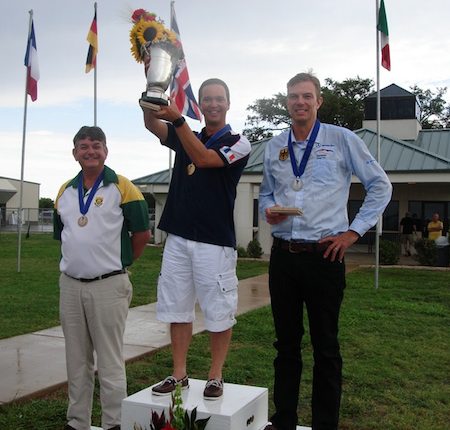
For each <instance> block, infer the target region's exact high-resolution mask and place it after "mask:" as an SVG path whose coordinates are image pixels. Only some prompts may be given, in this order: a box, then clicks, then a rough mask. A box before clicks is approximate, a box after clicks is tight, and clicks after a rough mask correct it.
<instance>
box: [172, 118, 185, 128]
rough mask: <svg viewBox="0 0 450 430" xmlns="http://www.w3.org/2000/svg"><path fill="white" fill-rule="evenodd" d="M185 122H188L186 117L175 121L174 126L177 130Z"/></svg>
mask: <svg viewBox="0 0 450 430" xmlns="http://www.w3.org/2000/svg"><path fill="white" fill-rule="evenodd" d="M185 122H186V120H185V118H184V116H180V117H179V118H177V119H176V120H175V121H172V125H173V126H174V127H175V128H178V127H181V126H182V125H183V124H184V123H185Z"/></svg>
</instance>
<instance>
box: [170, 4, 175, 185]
mask: <svg viewBox="0 0 450 430" xmlns="http://www.w3.org/2000/svg"><path fill="white" fill-rule="evenodd" d="M174 7H175V1H174V0H171V2H170V29H171V30H173V28H172V22H173V10H174ZM172 79H173V78H172ZM171 180H172V150H171V149H170V148H169V184H170V181H171Z"/></svg>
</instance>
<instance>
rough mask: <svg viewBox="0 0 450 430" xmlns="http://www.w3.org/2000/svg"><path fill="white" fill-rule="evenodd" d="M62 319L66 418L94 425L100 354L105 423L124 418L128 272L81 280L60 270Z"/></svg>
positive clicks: (81, 428)
mask: <svg viewBox="0 0 450 430" xmlns="http://www.w3.org/2000/svg"><path fill="white" fill-rule="evenodd" d="M59 286H60V303H59V310H60V319H61V325H62V329H63V333H64V337H65V345H66V365H67V377H68V391H69V406H68V409H67V420H68V423H69V425H71V426H72V427H74V428H76V429H77V430H90V428H91V413H92V397H93V392H94V385H95V373H94V372H95V361H94V360H95V359H94V352H95V355H96V359H97V370H98V379H99V382H100V402H101V406H102V427H103V428H105V429H108V428H110V427H114V426H115V425H118V424H120V419H121V403H122V400H123V399H124V398H125V397H127V381H126V373H125V363H124V360H123V334H124V331H125V322H126V318H127V315H128V308H129V305H130V302H131V297H132V285H131V282H130V280H129V278H128V274H126V273H125V274H121V275H116V276H112V277H110V278H107V279H103V280H100V281H94V282H88V283H84V282H80V281H77V280H75V279H72V278H70V277H68V276H66V275H64V274H61V276H60V279H59Z"/></svg>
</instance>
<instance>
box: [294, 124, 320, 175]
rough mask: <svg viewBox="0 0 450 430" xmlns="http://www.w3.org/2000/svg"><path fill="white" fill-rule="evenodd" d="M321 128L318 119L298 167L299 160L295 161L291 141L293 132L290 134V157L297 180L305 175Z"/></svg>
mask: <svg viewBox="0 0 450 430" xmlns="http://www.w3.org/2000/svg"><path fill="white" fill-rule="evenodd" d="M319 128H320V121H319V120H318V119H316V122H315V123H314V128H313V130H312V132H311V135H310V137H309V139H308V144H307V145H306V149H305V152H304V153H303V157H302V159H301V161H300V164H299V165H298V166H297V160H296V159H295V154H294V147H293V145H292V139H291V135H292V131H291V132H290V133H289V138H288V149H289V157H290V159H291V165H292V172H293V173H294V176H295V177H296V178H297V179H298V178H300V177H301V176H302V175H303V173H304V172H305V168H306V163H307V162H308V160H309V156H310V155H311V151H312V148H313V146H314V143H315V142H316V138H317V133H319Z"/></svg>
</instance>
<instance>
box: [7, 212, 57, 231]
mask: <svg viewBox="0 0 450 430" xmlns="http://www.w3.org/2000/svg"><path fill="white" fill-rule="evenodd" d="M21 218H22V219H21V224H22V225H21V229H22V231H25V232H27V231H33V232H41V233H51V232H53V209H36V208H23V209H22V217H21ZM18 230H19V209H18V208H6V207H2V208H0V231H18Z"/></svg>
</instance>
